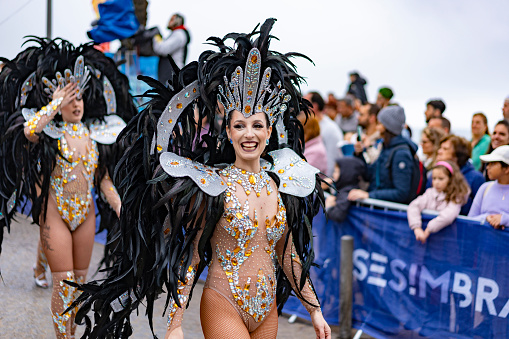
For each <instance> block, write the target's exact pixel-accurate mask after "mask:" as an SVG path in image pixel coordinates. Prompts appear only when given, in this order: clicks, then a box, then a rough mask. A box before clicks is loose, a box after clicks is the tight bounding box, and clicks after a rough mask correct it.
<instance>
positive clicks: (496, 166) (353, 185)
mask: <svg viewBox="0 0 509 339" xmlns="http://www.w3.org/2000/svg"><path fill="white" fill-rule="evenodd" d="M350 80H351V84H350V86H349V87H348V90H347V93H346V94H345V96H344V97H343V98H336V97H335V96H334V95H332V94H329V96H328V98H327V102H326V101H325V100H324V99H323V97H322V96H321V95H320V94H319V93H318V92H310V93H308V94H307V95H306V96H305V98H306V99H307V100H309V101H310V102H311V104H312V109H313V111H314V113H315V118H314V119H308V120H307V121H305V119H303V120H302V122H303V123H305V126H304V136H305V143H306V151H305V156H306V158H307V159H308V161H309V162H310V164H312V165H313V166H315V167H317V168H319V169H320V170H321V171H322V173H323V174H325V175H327V176H328V177H330V179H328V180H329V183H330V184H331V186H333V187H334V188H335V190H331V191H330V193H331V194H330V195H329V196H328V197H327V199H326V208H327V211H328V212H329V216H330V217H331V218H332V219H333V220H337V221H341V220H343V219H344V217H345V216H346V213H347V209H348V205H349V202H350V201H356V200H359V199H366V198H373V199H380V200H386V201H390V202H397V203H403V204H410V205H409V210H408V218H409V225H410V227H411V228H412V229H413V230H414V232H415V235H416V239H417V240H419V241H422V242H425V241H426V239H427V238H428V236H429V235H430V234H432V233H434V232H437V231H439V230H440V229H442V228H443V227H445V226H447V225H448V224H450V223H451V222H452V221H453V220H454V219H455V218H456V217H457V216H458V215H459V214H461V215H465V216H471V217H475V218H477V219H479V220H481V221H486V222H488V223H489V224H491V225H492V226H493V227H495V228H504V227H505V226H509V203H508V202H509V200H508V201H507V202H506V201H505V198H506V196H505V194H506V192H509V97H507V98H505V100H504V102H503V107H502V113H503V114H502V117H501V118H502V119H501V120H500V121H498V122H497V123H496V125H495V126H494V128H493V133H490V126H489V125H488V120H487V118H486V115H485V114H483V113H482V112H477V113H474V114H473V115H472V124H471V139H470V140H467V139H466V138H463V137H461V136H458V135H454V134H451V130H452V129H451V121H450V120H449V119H447V118H446V117H445V116H444V112H445V111H446V104H445V102H444V101H443V100H442V99H431V100H429V101H427V102H426V104H425V107H426V109H425V110H424V118H425V121H426V124H427V126H426V127H425V128H424V129H423V130H422V133H421V134H420V136H419V137H420V144H419V145H417V144H415V143H414V142H413V141H412V140H411V128H410V126H408V125H407V121H406V116H405V111H404V108H403V107H401V106H399V105H398V104H397V103H395V102H393V101H392V99H393V97H394V91H393V90H392V89H391V88H389V87H387V86H384V87H382V88H380V89H379V91H378V93H377V98H376V102H370V101H369V100H368V98H367V96H366V92H365V90H364V86H365V85H366V80H365V79H364V78H363V77H361V76H360V75H359V73H358V72H352V73H351V74H350ZM507 199H509V194H508V195H507ZM423 209H434V210H437V211H439V215H438V216H437V218H435V219H434V221H433V222H430V223H429V225H428V227H427V228H426V229H424V230H423V229H422V227H421V218H420V212H421V211H422V210H423ZM430 225H431V226H430Z"/></svg>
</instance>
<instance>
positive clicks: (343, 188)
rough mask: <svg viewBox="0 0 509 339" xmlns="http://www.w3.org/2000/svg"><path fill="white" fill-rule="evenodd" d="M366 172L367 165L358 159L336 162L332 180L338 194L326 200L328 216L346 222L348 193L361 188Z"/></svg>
mask: <svg viewBox="0 0 509 339" xmlns="http://www.w3.org/2000/svg"><path fill="white" fill-rule="evenodd" d="M365 172H366V164H365V163H364V161H362V160H361V159H359V158H357V157H344V158H341V159H337V160H336V166H335V167H334V172H333V173H332V180H333V181H334V183H333V184H334V187H336V190H337V193H336V194H335V195H330V196H329V197H327V199H326V200H325V208H326V209H327V216H328V217H329V218H330V219H332V220H334V221H337V222H342V221H343V220H345V218H346V216H347V214H348V209H349V208H350V201H348V193H349V192H350V191H351V190H352V189H356V188H359V182H360V179H361V177H363V176H364V173H365Z"/></svg>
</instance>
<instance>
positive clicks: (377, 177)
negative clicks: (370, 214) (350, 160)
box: [367, 135, 417, 203]
mask: <svg viewBox="0 0 509 339" xmlns="http://www.w3.org/2000/svg"><path fill="white" fill-rule="evenodd" d="M400 145H408V146H410V147H401V148H398V149H397V150H396V151H395V152H394V154H393V156H392V164H388V161H389V157H390V155H391V153H392V151H393V149H394V148H395V147H397V146H400ZM410 149H412V150H413V153H412V152H411V151H410ZM416 151H417V146H416V145H415V144H414V143H413V142H411V141H410V140H408V139H406V138H404V137H402V136H401V135H398V136H396V137H394V138H393V139H392V140H391V141H390V143H389V146H388V147H385V146H384V148H383V149H382V152H381V153H380V156H379V157H378V159H377V160H376V161H375V162H374V163H373V164H370V165H368V175H367V177H368V180H369V188H368V192H369V197H370V198H373V199H380V200H386V201H392V202H399V203H406V202H407V200H408V198H409V197H410V194H411V192H410V187H411V186H412V172H413V166H414V162H413V158H414V154H415V152H416ZM389 170H391V172H392V173H389Z"/></svg>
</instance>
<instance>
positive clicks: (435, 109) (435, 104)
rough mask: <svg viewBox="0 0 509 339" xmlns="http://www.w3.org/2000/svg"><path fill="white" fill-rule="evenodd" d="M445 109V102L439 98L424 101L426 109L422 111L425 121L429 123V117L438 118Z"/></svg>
mask: <svg viewBox="0 0 509 339" xmlns="http://www.w3.org/2000/svg"><path fill="white" fill-rule="evenodd" d="M444 111H445V103H444V102H443V101H442V100H441V99H434V100H430V101H428V102H427V103H426V111H425V112H424V117H425V118H426V123H429V121H430V120H431V118H439V117H441V116H442V115H443V114H444Z"/></svg>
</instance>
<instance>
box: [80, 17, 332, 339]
mask: <svg viewBox="0 0 509 339" xmlns="http://www.w3.org/2000/svg"><path fill="white" fill-rule="evenodd" d="M274 21H275V20H274V19H269V20H267V21H266V22H265V23H264V24H263V25H262V26H261V27H260V28H259V30H258V27H257V28H255V30H254V31H253V32H252V33H250V34H229V35H227V36H226V37H225V38H224V39H220V38H210V39H209V40H210V41H212V42H213V43H214V44H215V45H216V46H217V47H218V48H219V51H217V52H216V51H206V52H204V53H202V54H201V56H200V58H199V61H198V62H192V63H190V64H189V65H187V66H185V67H184V68H183V69H182V70H180V71H179V70H178V68H177V67H176V66H175V65H174V64H173V72H174V73H173V74H171V76H170V80H169V86H168V87H165V86H163V85H162V84H161V83H159V82H157V81H155V80H152V79H150V78H147V77H142V79H144V80H145V81H146V82H147V83H148V84H149V85H151V86H152V87H153V88H152V89H151V90H149V91H148V92H147V93H146V96H147V97H150V98H151V101H150V102H149V103H148V106H147V107H146V108H145V110H144V111H142V112H141V113H140V114H139V115H138V116H137V117H136V118H135V119H133V120H131V122H130V123H129V124H128V126H127V127H126V129H125V130H124V131H123V132H122V135H121V138H123V140H126V142H130V145H129V146H128V147H127V150H126V152H125V153H124V156H123V158H122V160H121V161H120V162H119V164H118V166H117V172H116V173H115V182H119V183H120V182H121V184H119V190H120V191H121V192H122V197H123V205H122V206H123V208H122V212H121V217H120V232H119V233H118V239H119V241H118V247H117V248H116V251H114V252H115V255H114V257H113V260H112V269H111V270H110V272H109V275H108V278H107V279H106V280H105V281H101V282H99V283H89V284H85V285H82V286H81V287H80V288H81V289H82V290H83V291H84V292H83V294H82V295H81V296H80V297H79V299H78V300H77V303H80V309H79V311H78V313H77V318H76V319H77V321H82V320H84V318H85V320H86V323H87V324H88V325H89V328H87V330H86V335H87V336H88V337H94V338H103V337H111V338H125V337H128V336H130V335H131V334H132V331H133V329H132V328H131V324H130V314H131V312H133V311H134V310H136V309H137V308H138V306H139V305H140V303H144V304H146V306H147V315H148V317H149V322H150V326H151V328H152V315H153V311H154V301H155V300H156V299H157V298H158V296H159V295H160V294H161V293H163V292H165V291H166V293H167V294H166V303H167V304H166V310H167V311H168V330H167V333H166V338H183V337H184V333H183V331H182V328H181V321H182V317H183V314H184V310H185V308H186V307H187V305H188V303H189V300H190V298H191V296H192V292H193V288H194V287H195V284H196V282H197V281H198V277H199V276H200V274H201V273H202V272H203V270H204V268H205V267H206V266H208V274H207V280H206V282H205V286H204V290H203V295H202V298H201V305H200V318H201V325H202V330H203V334H204V336H205V338H214V339H217V338H264V339H267V338H276V335H277V327H278V312H281V309H282V307H283V305H284V303H285V302H286V300H287V298H288V297H289V295H290V292H291V291H292V290H293V291H294V293H295V294H296V295H297V296H298V297H299V298H300V300H301V302H302V303H303V305H304V306H305V307H306V309H307V310H308V312H309V313H310V316H311V320H312V322H313V326H314V328H315V331H316V337H317V338H330V337H331V332H330V328H329V326H328V325H327V323H326V322H325V320H324V318H323V315H322V313H321V310H320V304H319V301H318V299H317V297H316V294H315V292H314V290H313V287H312V283H311V281H310V279H309V275H308V273H309V268H310V266H311V264H312V262H313V256H314V255H313V249H312V233H311V221H312V220H313V217H314V215H315V214H316V213H317V212H318V211H319V208H320V205H321V204H322V203H323V192H322V190H321V187H320V184H321V182H320V179H319V177H318V172H319V171H318V170H317V169H316V168H314V167H312V166H310V165H309V164H308V163H307V162H306V161H305V160H304V159H303V155H302V152H303V145H304V140H303V130H302V125H301V124H300V122H299V121H298V120H297V117H296V115H297V114H299V112H301V111H303V113H302V114H306V115H307V114H309V109H308V107H309V103H308V102H306V101H304V100H303V99H302V96H301V93H300V90H299V83H300V81H301V77H300V76H299V75H298V74H297V73H296V72H295V67H294V65H293V64H292V63H291V61H290V59H289V58H290V57H292V56H300V55H299V54H295V53H293V54H292V53H290V54H281V53H278V52H275V51H270V50H269V43H270V40H271V36H270V30H271V28H272V25H273V23H274ZM228 39H233V40H234V41H235V46H234V47H229V46H227V45H226V44H225V42H226V41H227V40H228ZM223 107H224V113H225V118H224V122H223V124H222V127H221V129H220V130H219V131H217V130H214V129H213V128H209V129H207V130H206V132H204V133H202V132H203V129H204V128H205V126H203V125H202V121H204V120H205V118H207V121H209V122H211V121H215V116H216V114H220V113H219V111H220V109H222V108H223ZM195 111H196V112H197V113H196V114H197V116H198V118H197V119H196V118H195ZM202 134H203V135H202ZM201 135H202V136H201ZM164 290H165V291H164ZM91 310H93V312H94V317H93V318H94V322H95V324H94V327H93V328H90V325H91V320H90V319H88V315H87V313H88V312H90V311H91Z"/></svg>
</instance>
